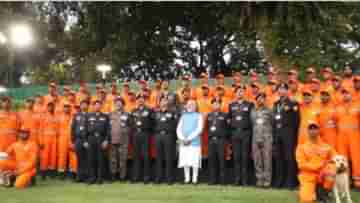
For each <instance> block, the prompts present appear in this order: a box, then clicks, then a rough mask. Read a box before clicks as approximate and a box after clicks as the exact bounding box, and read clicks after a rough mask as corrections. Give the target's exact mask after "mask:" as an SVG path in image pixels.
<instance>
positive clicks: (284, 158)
mask: <svg viewBox="0 0 360 203" xmlns="http://www.w3.org/2000/svg"><path fill="white" fill-rule="evenodd" d="M278 94H279V96H280V99H279V100H278V101H277V102H275V104H274V109H273V112H274V113H273V115H274V116H275V118H274V119H273V120H274V147H275V149H276V152H277V153H276V154H275V177H276V180H275V187H283V186H285V187H287V188H293V187H295V186H296V161H295V148H296V142H297V135H298V129H299V123H300V114H299V105H298V103H297V102H296V101H293V100H291V99H290V98H289V96H288V85H287V84H285V83H282V84H280V85H279V86H278Z"/></svg>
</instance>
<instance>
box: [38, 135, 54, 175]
mask: <svg viewBox="0 0 360 203" xmlns="http://www.w3.org/2000/svg"><path fill="white" fill-rule="evenodd" d="M56 143H57V140H56V136H51V135H45V136H44V137H43V139H42V143H41V144H42V145H43V148H42V149H41V151H40V170H41V171H46V170H56V164H57V163H56V160H57V159H56V158H57V157H56V156H57V153H56V150H57V145H56Z"/></svg>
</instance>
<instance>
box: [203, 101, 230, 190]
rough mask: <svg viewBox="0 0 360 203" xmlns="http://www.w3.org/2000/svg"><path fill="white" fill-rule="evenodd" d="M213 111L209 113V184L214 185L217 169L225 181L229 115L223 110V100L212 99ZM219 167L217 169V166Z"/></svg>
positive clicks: (220, 177)
mask: <svg viewBox="0 0 360 203" xmlns="http://www.w3.org/2000/svg"><path fill="white" fill-rule="evenodd" d="M211 103H212V106H213V112H211V113H209V114H208V117H207V122H208V132H209V171H210V179H209V184H210V185H214V184H216V182H217V176H218V175H217V171H219V183H220V184H224V183H225V142H226V136H227V129H228V128H227V125H228V122H229V120H228V115H227V113H224V112H221V100H220V99H213V100H212V101H211ZM218 166H219V169H218V170H217V167H218Z"/></svg>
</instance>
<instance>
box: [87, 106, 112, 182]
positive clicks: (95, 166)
mask: <svg viewBox="0 0 360 203" xmlns="http://www.w3.org/2000/svg"><path fill="white" fill-rule="evenodd" d="M88 130H89V136H88V141H89V148H88V156H89V176H90V178H89V182H90V183H94V182H95V181H98V183H102V181H103V179H104V176H105V168H106V164H107V163H106V153H107V149H103V148H102V144H103V143H104V142H107V143H108V144H109V145H110V144H111V125H110V119H109V116H108V115H106V114H105V113H102V112H95V113H89V115H88Z"/></svg>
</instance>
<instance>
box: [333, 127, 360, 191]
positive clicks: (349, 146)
mask: <svg viewBox="0 0 360 203" xmlns="http://www.w3.org/2000/svg"><path fill="white" fill-rule="evenodd" d="M338 135H339V136H338V139H337V145H336V149H337V151H338V152H339V154H341V155H343V156H345V157H346V158H347V159H348V160H349V161H351V171H352V179H353V181H354V185H355V187H357V188H360V151H359V149H360V132H359V131H358V130H355V131H354V130H350V129H349V130H340V131H339V134H338Z"/></svg>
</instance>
